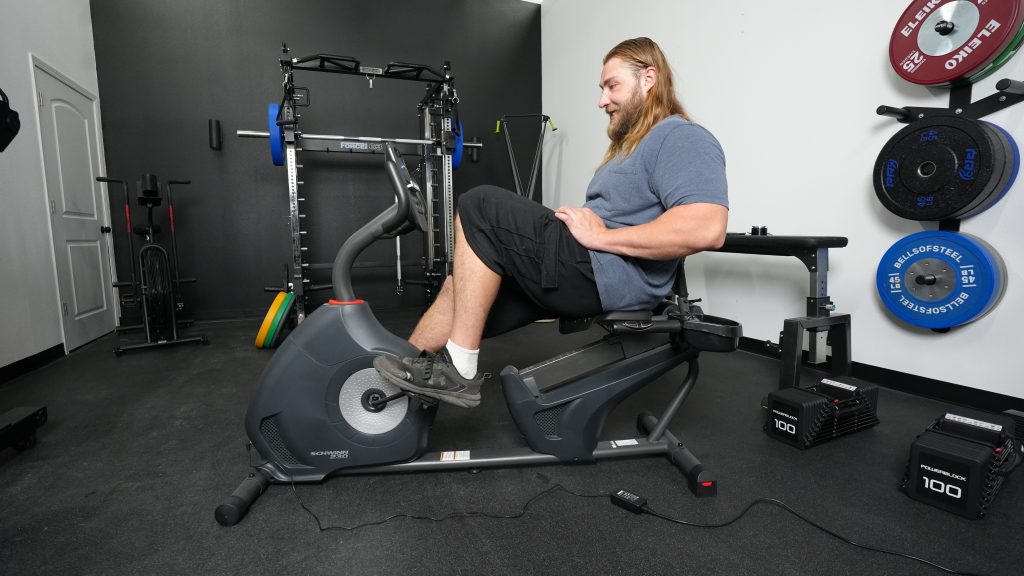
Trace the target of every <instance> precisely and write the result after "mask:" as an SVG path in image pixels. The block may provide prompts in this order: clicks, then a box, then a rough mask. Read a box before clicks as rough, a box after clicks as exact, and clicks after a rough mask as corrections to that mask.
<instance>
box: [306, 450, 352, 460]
mask: <svg viewBox="0 0 1024 576" xmlns="http://www.w3.org/2000/svg"><path fill="white" fill-rule="evenodd" d="M309 455H310V456H318V457H323V456H327V457H329V458H330V459H331V460H345V459H347V458H348V450H315V451H313V452H310V453H309Z"/></svg>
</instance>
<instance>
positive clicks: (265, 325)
mask: <svg viewBox="0 0 1024 576" xmlns="http://www.w3.org/2000/svg"><path fill="white" fill-rule="evenodd" d="M286 296H288V292H278V293H277V294H276V295H275V296H274V301H273V302H272V303H271V304H270V308H269V309H267V313H266V315H264V316H263V322H262V323H260V329H259V332H257V333H256V347H257V348H263V343H264V342H266V341H267V333H269V332H270V327H271V325H273V323H274V318H276V317H277V312H278V310H280V309H281V304H283V303H284V299H285V297H286Z"/></svg>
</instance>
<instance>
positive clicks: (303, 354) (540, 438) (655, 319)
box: [214, 143, 742, 526]
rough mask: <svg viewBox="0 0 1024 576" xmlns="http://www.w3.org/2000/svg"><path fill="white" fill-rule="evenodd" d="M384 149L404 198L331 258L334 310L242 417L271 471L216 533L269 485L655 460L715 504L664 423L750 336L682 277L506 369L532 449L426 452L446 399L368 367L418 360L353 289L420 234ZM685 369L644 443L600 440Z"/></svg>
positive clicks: (297, 345)
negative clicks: (610, 421)
mask: <svg viewBox="0 0 1024 576" xmlns="http://www.w3.org/2000/svg"><path fill="white" fill-rule="evenodd" d="M386 147H387V148H386V159H385V164H386V168H387V171H388V175H389V176H390V179H391V183H392V186H393V187H394V189H395V194H396V197H397V200H396V202H395V204H393V205H392V206H390V207H389V208H388V209H386V210H385V211H384V212H382V213H381V214H380V215H378V216H377V217H376V218H374V219H373V220H371V221H370V222H369V223H367V224H366V225H364V226H363V227H362V228H360V229H359V230H358V231H356V232H355V233H354V234H353V235H352V236H351V237H350V238H349V239H348V240H346V241H345V243H344V245H343V246H342V247H341V249H340V251H339V252H338V255H337V257H336V258H335V261H334V271H333V272H334V275H333V282H334V290H335V296H336V299H335V300H331V301H330V302H329V303H328V304H326V305H324V306H321V307H320V308H318V309H317V310H316V311H315V312H314V313H313V314H311V315H310V316H309V317H307V318H306V320H305V321H304V322H303V323H302V324H300V325H299V326H298V327H297V328H296V329H295V331H294V332H292V333H291V334H290V335H289V336H288V338H287V339H286V340H285V341H284V343H283V344H282V345H281V347H280V348H279V349H278V350H277V352H276V353H275V354H274V356H273V358H271V360H270V362H269V364H268V365H267V367H266V369H265V370H264V372H263V374H262V376H261V378H260V382H259V384H258V385H257V387H256V390H255V392H254V393H253V396H252V398H251V400H250V404H249V409H248V412H247V414H246V417H245V426H246V432H247V434H248V436H249V440H250V442H251V444H252V445H253V446H255V448H256V450H257V451H258V452H259V454H260V456H261V457H262V459H263V460H262V461H261V462H260V463H259V464H257V465H256V466H255V470H254V471H253V472H252V473H251V474H250V475H249V477H248V478H246V479H245V480H244V481H243V482H242V483H241V485H240V486H239V487H238V488H237V489H236V490H235V492H234V493H233V494H232V495H231V496H230V497H229V498H228V499H227V500H226V501H225V502H224V503H223V504H221V505H220V506H218V507H217V509H216V511H215V514H214V516H215V518H216V519H217V522H219V523H220V524H221V525H223V526H232V525H234V524H237V523H238V522H239V521H240V520H241V519H242V518H243V517H244V516H245V514H246V512H247V511H248V509H249V507H250V506H251V505H252V503H253V502H254V501H255V500H256V498H257V497H259V495H260V494H262V493H263V491H264V490H265V489H266V488H267V487H268V485H269V484H270V483H292V482H318V481H320V480H323V479H324V478H325V477H326V476H328V475H332V474H367V473H372V474H380V473H387V472H399V471H406V472H407V471H420V470H423V471H426V470H449V469H467V468H468V469H478V468H487V467H508V466H522V465H536V464H549V463H559V462H562V463H589V462H594V461H595V460H599V459H605V458H621V457H637V456H653V455H664V456H667V457H668V458H669V460H670V461H671V462H672V463H673V464H675V465H676V466H677V467H678V468H679V469H680V470H682V471H683V473H684V474H685V475H686V477H687V479H688V485H689V488H690V490H691V491H692V492H693V493H694V494H695V495H696V496H698V497H704V496H714V495H715V494H716V493H717V484H716V482H715V480H714V479H713V477H712V475H711V474H710V472H709V471H707V470H705V469H704V467H703V466H702V465H701V463H700V461H699V460H697V458H696V457H695V456H694V455H693V454H692V453H691V452H690V451H689V450H688V449H687V448H686V447H685V446H684V445H683V444H682V443H681V442H679V440H678V439H677V438H676V437H675V436H674V435H673V434H672V433H671V432H670V431H669V430H668V429H667V426H668V423H669V422H670V421H671V420H672V417H673V416H674V415H675V413H676V412H677V411H678V409H679V407H680V406H681V405H682V403H683V401H684V400H685V399H686V397H687V395H688V394H689V393H690V390H691V389H692V388H693V385H694V383H695V382H696V380H697V375H698V365H697V356H698V354H699V353H700V352H701V351H702V350H707V351H730V350H734V349H736V347H737V345H738V343H739V338H740V336H741V333H742V328H741V327H740V325H739V324H737V323H736V322H733V321H731V320H726V319H723V318H716V317H712V316H705V315H703V314H702V312H701V310H700V308H699V307H697V306H694V303H695V302H696V301H693V300H687V299H686V298H687V294H686V285H685V278H684V277H683V274H682V270H680V273H679V275H678V279H677V286H676V290H677V292H676V294H675V295H674V296H673V297H672V298H671V299H667V300H666V301H665V302H664V303H663V305H661V306H659V308H658V309H657V310H655V311H629V312H610V313H606V314H603V315H601V316H599V317H596V318H581V319H572V320H562V321H561V323H560V329H561V331H562V332H563V333H565V332H575V331H580V330H584V329H587V328H589V327H590V326H591V325H592V323H594V322H596V323H598V324H599V325H601V326H602V327H603V328H604V329H605V330H607V332H608V334H607V335H606V336H605V337H604V338H602V339H600V340H598V341H597V342H594V343H592V344H589V345H587V346H584V347H582V348H579V349H577V350H573V351H571V352H568V353H566V354H562V355H559V356H558V357H556V358H553V359H550V360H546V361H544V362H541V363H539V364H536V365H534V366H531V367H528V368H524V369H522V370H517V369H516V368H514V367H511V366H509V367H507V368H505V369H504V370H502V372H501V386H502V390H503V392H504V395H505V399H506V401H507V403H508V408H509V411H510V412H511V414H512V417H513V420H514V421H515V424H516V427H517V428H518V429H519V431H520V432H521V433H522V435H523V436H524V437H525V439H526V442H527V444H528V446H527V447H521V448H511V449H493V450H472V451H460V452H431V453H425V450H426V447H427V434H428V431H429V429H430V426H431V424H432V423H433V421H434V417H435V415H436V413H437V407H438V404H437V401H435V400H433V399H430V398H426V397H422V396H419V395H415V394H410V393H407V392H403V391H402V390H400V389H399V388H398V387H396V386H394V385H392V384H390V383H389V382H386V381H384V380H383V379H382V378H381V377H380V376H379V375H378V374H377V372H376V370H375V369H374V368H373V358H374V357H375V356H377V355H380V354H391V355H395V356H400V357H401V356H415V355H416V354H417V353H418V352H419V351H418V350H416V349H415V348H414V347H413V346H412V345H411V344H409V343H408V342H407V341H405V340H403V339H401V338H399V337H397V336H395V335H393V334H391V333H390V332H388V331H387V330H385V329H384V328H383V327H382V326H381V325H380V323H379V322H378V321H377V320H376V318H375V317H374V316H373V313H372V312H371V310H370V307H369V305H368V304H367V303H366V302H364V301H363V300H359V299H357V298H356V297H355V294H354V293H353V291H352V284H351V278H350V272H351V268H352V263H353V262H354V261H355V258H356V256H357V255H358V254H359V253H360V252H362V251H363V250H364V249H365V248H366V247H367V246H369V245H370V244H371V243H372V242H374V241H375V240H376V239H377V238H381V237H384V236H387V235H394V234H399V233H403V232H405V231H411V230H412V229H420V230H423V228H424V224H425V217H424V213H423V208H424V206H425V200H424V198H423V195H422V193H421V191H420V189H419V187H418V186H417V184H416V183H415V182H414V181H413V180H412V178H411V177H410V175H409V171H408V169H407V168H406V166H405V162H404V161H403V159H402V157H401V155H400V154H399V153H398V152H397V151H396V150H395V148H394V146H393V145H392V144H391V143H386ZM684 362H685V363H687V364H688V365H689V369H688V371H687V375H686V377H685V379H684V380H683V382H682V383H681V385H680V387H679V389H678V390H677V392H676V393H675V394H674V395H673V396H672V398H671V399H670V400H669V402H668V403H667V405H666V407H665V408H664V411H663V412H662V415H661V416H660V417H655V416H654V415H653V414H651V413H649V412H645V413H643V414H641V415H640V416H639V418H638V428H639V429H640V431H641V432H642V434H643V435H644V436H642V437H639V438H633V439H629V440H620V441H615V442H608V441H601V442H599V441H598V436H599V435H600V433H601V429H602V426H603V424H604V420H605V417H606V416H607V415H608V413H609V412H610V411H611V410H612V409H613V408H614V407H615V406H616V405H618V404H619V403H620V402H621V401H622V400H624V399H625V398H626V397H628V396H630V395H631V394H633V393H634V392H636V391H637V390H639V389H640V388H642V387H643V386H645V385H646V384H648V383H650V382H652V381H654V380H655V379H657V378H658V377H660V376H661V375H663V374H665V373H666V372H668V371H669V370H671V369H673V368H675V367H677V366H679V365H680V364H682V363H684Z"/></svg>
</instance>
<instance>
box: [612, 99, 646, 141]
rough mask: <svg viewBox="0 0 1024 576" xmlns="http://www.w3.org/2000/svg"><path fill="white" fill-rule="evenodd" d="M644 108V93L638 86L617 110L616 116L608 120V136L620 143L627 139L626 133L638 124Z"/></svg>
mask: <svg viewBox="0 0 1024 576" xmlns="http://www.w3.org/2000/svg"><path fill="white" fill-rule="evenodd" d="M643 108H644V98H643V94H642V93H641V92H640V88H639V87H637V88H636V90H634V91H633V94H632V95H631V96H630V97H629V101H627V102H626V103H625V104H623V105H622V106H620V107H619V109H618V110H616V111H615V117H614V118H611V119H610V120H609V121H608V138H610V139H611V141H612V142H614V143H616V144H618V143H619V142H622V141H623V140H625V138H626V135H627V134H629V132H630V131H631V130H632V129H633V127H634V126H636V123H637V121H639V120H640V113H641V112H642V111H643Z"/></svg>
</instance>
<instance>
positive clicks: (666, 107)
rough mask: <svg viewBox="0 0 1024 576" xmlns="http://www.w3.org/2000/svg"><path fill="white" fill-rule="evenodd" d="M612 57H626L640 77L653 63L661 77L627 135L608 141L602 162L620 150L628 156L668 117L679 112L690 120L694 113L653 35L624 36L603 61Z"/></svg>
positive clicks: (630, 66)
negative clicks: (683, 100)
mask: <svg viewBox="0 0 1024 576" xmlns="http://www.w3.org/2000/svg"><path fill="white" fill-rule="evenodd" d="M612 58H618V59H620V60H622V62H623V63H624V64H626V66H628V67H629V68H630V70H632V71H633V73H634V74H636V76H637V78H639V77H640V74H641V73H643V71H644V70H646V69H647V68H648V67H649V66H652V67H654V69H655V70H657V71H658V81H657V82H655V83H654V86H653V87H651V89H650V90H649V91H648V92H647V98H645V99H644V103H643V109H642V110H641V112H640V117H639V119H638V120H637V122H636V124H634V125H633V127H632V128H631V129H630V130H629V132H628V133H627V134H626V137H625V138H623V139H621V140H619V141H617V142H616V141H614V140H613V141H612V143H611V144H609V145H608V151H607V152H606V153H605V155H604V160H602V161H601V164H602V165H604V164H605V163H607V162H608V161H609V160H611V159H612V158H615V157H616V156H618V155H620V154H621V155H624V156H629V155H630V154H632V153H633V152H634V151H635V150H636V147H637V146H639V145H640V141H641V140H643V139H644V136H646V135H647V133H648V132H650V131H651V128H653V127H654V125H655V124H657V123H658V122H661V121H662V120H664V119H665V118H668V117H669V116H673V115H675V116H680V117H682V118H684V119H686V120H690V116H689V115H688V114H687V113H686V110H684V109H683V105H682V103H680V102H679V98H678V97H677V96H676V91H675V86H674V83H673V81H672V68H670V67H669V65H668V60H666V59H665V54H664V53H663V52H662V51H661V48H660V47H659V46H658V45H657V44H656V43H655V42H654V40H651V39H650V38H633V39H631V40H624V41H622V42H620V43H619V44H618V45H617V46H615V47H614V48H612V49H611V51H610V52H608V55H607V56H605V57H604V62H603V64H607V63H608V61H609V60H611V59H612Z"/></svg>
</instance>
